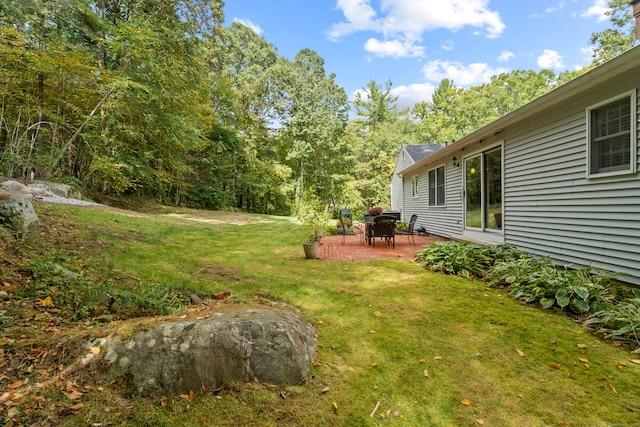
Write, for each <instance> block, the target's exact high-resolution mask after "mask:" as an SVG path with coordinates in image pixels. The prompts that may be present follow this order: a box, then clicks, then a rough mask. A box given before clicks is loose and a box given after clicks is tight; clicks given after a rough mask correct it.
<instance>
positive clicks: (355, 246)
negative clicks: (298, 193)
mask: <svg viewBox="0 0 640 427" xmlns="http://www.w3.org/2000/svg"><path fill="white" fill-rule="evenodd" d="M342 238H343V236H341V235H335V236H324V237H323V238H322V241H321V242H320V247H318V253H317V256H316V257H317V258H318V259H326V260H333V261H357V260H373V259H389V258H405V259H413V256H414V254H415V253H416V252H417V251H419V250H420V249H421V248H422V247H423V246H426V245H428V244H429V243H431V242H442V241H443V240H445V239H443V238H441V237H438V236H415V241H416V244H415V246H414V245H413V244H412V243H411V242H409V236H407V235H405V234H397V235H396V247H395V249H394V248H393V246H388V245H387V244H386V243H385V242H384V240H382V239H378V240H376V247H375V249H374V248H373V246H369V245H367V244H366V243H365V244H364V245H363V244H362V240H361V239H362V235H361V234H355V235H352V236H347V237H346V238H345V242H344V245H343V244H342Z"/></svg>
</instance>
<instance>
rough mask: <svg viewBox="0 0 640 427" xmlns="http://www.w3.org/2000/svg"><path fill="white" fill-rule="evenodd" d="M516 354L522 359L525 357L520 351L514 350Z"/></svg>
mask: <svg viewBox="0 0 640 427" xmlns="http://www.w3.org/2000/svg"><path fill="white" fill-rule="evenodd" d="M516 352H517V353H518V356H520V357H524V356H525V355H524V353H523V352H522V351H520V350H517V349H516Z"/></svg>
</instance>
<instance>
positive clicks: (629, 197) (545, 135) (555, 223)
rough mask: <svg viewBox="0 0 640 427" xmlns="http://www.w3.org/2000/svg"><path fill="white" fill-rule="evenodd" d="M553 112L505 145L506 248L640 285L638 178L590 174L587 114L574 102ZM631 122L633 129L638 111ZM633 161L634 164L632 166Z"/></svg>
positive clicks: (634, 161) (636, 145)
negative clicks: (616, 275)
mask: <svg viewBox="0 0 640 427" xmlns="http://www.w3.org/2000/svg"><path fill="white" fill-rule="evenodd" d="M608 93H611V92H610V90H609V91H608ZM594 95H595V94H594ZM601 95H602V94H601ZM634 98H636V97H634ZM636 102H637V101H636ZM634 111H636V108H634ZM555 113H556V114H555V115H554V114H553V112H549V116H546V117H542V118H539V119H537V120H535V121H532V122H529V123H527V125H526V128H522V130H521V131H517V130H514V133H513V136H512V137H510V138H509V139H508V143H507V144H506V146H505V196H504V200H505V207H504V210H505V218H507V221H508V229H506V230H505V243H506V244H509V245H513V246H516V247H518V248H519V249H522V250H525V251H528V252H531V253H533V254H537V255H540V256H548V257H550V258H551V259H554V260H556V261H557V262H559V263H561V264H568V265H572V266H576V267H586V266H590V267H596V268H601V269H606V270H611V271H616V272H619V273H621V274H622V278H624V279H625V280H629V281H631V282H634V283H638V284H640V246H639V245H638V242H640V227H639V226H638V224H640V184H639V181H638V177H637V176H636V175H630V174H627V175H615V176H603V177H600V178H598V179H593V178H592V177H588V176H587V173H586V169H587V168H588V165H589V160H588V150H585V146H586V145H587V144H585V142H586V140H587V138H588V136H587V134H588V131H587V127H588V124H587V119H586V117H585V114H584V110H581V109H580V107H579V106H577V105H576V106H575V107H574V108H573V113H571V108H565V114H564V117H563V116H562V114H560V113H559V112H558V111H556V112H555ZM567 114H569V115H567ZM552 118H555V120H552ZM633 119H634V120H633V121H634V123H635V128H636V129H637V128H638V127H639V126H640V122H639V120H638V116H637V113H636V115H635V116H634V117H633ZM634 133H635V132H634ZM637 149H638V140H637V137H636V138H635V139H634V147H633V152H634V153H636V152H637ZM637 162H638V159H637V158H635V157H634V158H633V159H632V160H631V163H632V164H633V165H634V166H633V167H634V168H635V167H636V164H637Z"/></svg>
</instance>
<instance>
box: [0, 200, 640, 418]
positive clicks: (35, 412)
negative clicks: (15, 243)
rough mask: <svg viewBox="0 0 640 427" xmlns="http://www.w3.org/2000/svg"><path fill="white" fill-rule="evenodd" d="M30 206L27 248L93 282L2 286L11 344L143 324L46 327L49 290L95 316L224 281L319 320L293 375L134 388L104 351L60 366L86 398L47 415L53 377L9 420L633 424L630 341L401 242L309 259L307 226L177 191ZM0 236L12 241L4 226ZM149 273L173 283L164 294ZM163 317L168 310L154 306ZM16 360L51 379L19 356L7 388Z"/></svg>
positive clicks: (250, 301)
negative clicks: (139, 205)
mask: <svg viewBox="0 0 640 427" xmlns="http://www.w3.org/2000/svg"><path fill="white" fill-rule="evenodd" d="M37 211H38V213H39V214H40V216H41V218H42V221H43V225H42V226H41V230H40V232H44V231H46V232H47V233H46V237H45V235H44V234H37V235H32V236H31V237H29V238H27V239H26V241H25V244H26V246H25V249H24V250H23V251H24V252H23V253H22V255H23V256H24V255H27V254H30V255H29V256H31V257H32V258H33V259H34V260H36V262H40V263H42V265H45V264H46V263H45V260H46V262H49V261H50V260H52V259H53V260H55V262H56V263H58V264H60V265H62V266H63V267H65V268H67V269H68V270H71V271H73V272H76V273H78V274H81V275H82V277H84V278H85V282H84V283H85V285H84V286H87V284H91V286H90V289H89V290H87V289H84V290H80V289H76V288H73V286H71V285H69V286H68V287H65V286H58V287H57V288H55V289H54V291H51V287H50V286H49V287H43V286H40V288H38V289H36V290H35V291H34V292H35V293H32V294H28V293H26V292H17V293H13V294H12V293H9V294H8V295H6V296H4V300H3V306H2V307H0V308H1V309H2V310H3V311H4V314H3V316H4V318H5V326H6V327H5V329H4V330H3V332H2V334H3V337H2V341H0V342H1V343H2V346H3V347H2V349H3V351H4V352H5V355H12V356H15V355H16V354H17V353H18V352H19V350H24V349H25V348H26V346H28V348H30V349H32V348H41V347H43V346H49V348H56V346H58V348H59V344H60V341H61V340H63V337H70V336H75V337H76V338H75V340H76V341H77V342H78V343H80V342H81V340H80V338H82V339H84V338H86V337H90V336H104V335H107V334H109V333H124V334H130V333H134V331H135V330H136V329H138V328H140V327H141V326H140V325H139V324H137V323H136V321H137V320H136V319H132V320H127V319H119V318H115V319H113V320H112V322H111V323H98V322H96V321H95V320H92V318H91V317H89V318H85V319H82V320H81V321H74V320H72V319H69V318H68V316H67V318H66V319H65V318H64V316H63V315H62V314H60V313H58V314H55V313H53V314H51V316H58V318H62V320H60V321H59V322H58V323H57V325H58V326H57V327H58V328H60V329H61V331H60V333H59V334H58V338H57V339H56V338H55V337H51V336H50V335H47V334H45V333H44V332H43V331H44V330H45V329H46V328H42V331H40V330H39V329H38V327H36V326H35V323H34V320H35V317H34V315H32V314H31V315H30V316H31V317H29V319H30V320H29V321H28V322H27V321H25V319H24V316H22V317H21V314H20V313H21V312H23V311H25V310H26V307H33V306H34V302H36V301H40V300H41V298H42V297H43V296H44V295H45V294H47V293H48V294H49V295H51V296H52V299H53V301H54V303H55V304H57V305H58V306H60V305H63V304H68V305H69V307H72V306H73V304H74V303H72V302H69V301H72V300H71V299H69V298H66V297H65V295H67V294H69V293H74V295H76V296H77V297H78V298H80V299H82V301H80V302H78V301H76V302H75V306H76V307H80V308H82V307H86V309H85V312H84V313H85V314H86V313H87V310H88V311H89V312H92V311H95V316H97V315H98V312H99V311H100V307H102V304H104V294H105V293H109V292H110V293H111V294H112V295H113V294H119V295H132V294H138V295H146V296H147V298H149V299H150V300H153V301H155V302H156V303H157V304H156V305H160V306H162V307H161V308H167V307H168V308H170V309H171V308H172V307H173V308H175V307H177V308H180V307H181V305H180V300H179V299H178V300H177V301H176V300H171V297H170V295H174V293H172V292H174V291H185V290H190V291H194V292H196V293H197V294H198V295H200V296H201V297H203V298H206V297H207V296H210V295H212V294H213V293H215V292H217V291H220V290H224V289H229V290H231V292H232V296H231V298H230V299H229V300H227V301H225V302H224V303H221V304H225V307H226V306H227V305H228V304H232V303H238V304H240V306H241V308H244V307H248V306H250V305H256V304H266V303H268V302H270V301H279V302H285V303H288V304H291V305H294V306H295V307H298V308H299V309H300V310H301V311H302V316H303V317H304V318H306V319H307V320H309V321H310V322H312V323H313V324H314V325H315V327H316V330H317V335H318V344H317V353H316V358H315V361H316V363H315V364H314V365H316V366H313V367H312V368H311V371H310V375H309V378H308V381H307V382H306V383H305V384H302V385H299V386H295V387H273V386H269V385H264V384H246V385H245V384H235V385H230V386H229V387H226V388H224V389H221V390H216V391H211V390H209V391H206V392H202V391H200V390H196V396H195V398H194V399H193V400H190V399H185V398H181V397H171V396H164V397H162V396H158V397H157V398H142V397H139V396H136V395H135V394H132V393H131V391H130V390H127V388H126V384H124V383H123V382H114V383H111V382H107V381H105V380H104V378H103V377H102V376H101V375H98V374H96V372H100V371H99V370H97V369H96V371H91V369H92V368H88V367H85V368H80V367H78V369H77V370H76V369H74V370H70V371H68V372H65V374H66V380H67V381H73V382H74V383H75V384H76V386H77V387H88V388H86V390H87V391H86V393H85V394H84V396H83V397H82V398H81V400H80V401H81V403H82V404H83V406H82V408H80V409H77V410H74V411H71V412H70V413H69V414H65V415H64V416H62V415H57V413H56V410H55V408H56V406H55V405H56V404H58V405H60V406H59V407H63V408H67V407H69V406H71V405H73V404H75V403H77V401H70V400H69V399H68V397H67V395H68V392H66V391H65V390H64V387H65V386H64V385H60V384H57V385H56V382H55V381H53V382H52V383H51V384H50V385H49V387H48V388H44V387H43V391H41V392H40V394H37V393H36V392H33V391H32V392H33V394H34V396H36V397H34V398H33V399H34V400H26V401H25V403H24V405H23V406H22V407H21V408H20V410H19V411H17V412H16V411H15V410H14V411H13V412H12V415H14V417H13V418H12V420H11V421H9V422H8V424H7V425H19V424H20V423H22V424H31V425H34V424H35V425H37V424H38V423H40V425H47V423H49V425H51V424H59V425H68V426H86V425H92V424H94V423H95V425H127V426H201V425H216V426H252V425H255V426H271V425H273V426H275V425H291V426H302V425H304V426H374V425H375V426H377V425H406V426H467V425H468V426H474V425H488V426H548V425H568V426H586V425H588V426H610V425H632V424H640V402H638V397H637V387H638V384H639V383H640V365H636V364H634V363H632V362H631V360H632V359H636V358H639V357H638V356H637V355H633V354H631V353H630V352H629V351H628V350H625V349H623V348H620V347H615V346H614V345H612V344H611V343H607V342H603V341H602V340H600V339H598V338H596V337H594V336H593V335H590V334H589V333H588V332H586V331H585V330H584V329H583V327H582V326H581V325H580V324H579V323H576V322H574V321H573V320H571V319H569V318H567V317H565V316H563V315H561V314H559V313H558V312H555V311H547V310H543V309H540V308H536V307H531V306H526V305H523V304H521V303H520V302H518V301H515V300H513V299H510V298H509V297H508V296H507V295H506V293H505V292H504V291H501V290H499V289H489V288H487V287H486V285H485V284H484V283H483V282H479V281H474V280H467V279H463V278H460V277H451V276H443V275H440V274H435V273H431V272H428V271H426V270H424V269H423V268H420V267H419V266H417V265H416V264H414V263H413V262H411V261H407V260H386V261H369V262H327V261H319V260H305V259H304V255H303V251H302V245H301V244H300V242H301V241H302V238H303V231H302V230H301V229H300V227H299V226H297V225H296V224H295V223H293V222H292V221H291V220H290V219H289V218H281V217H270V216H262V215H249V214H237V213H233V214H231V213H224V212H204V211H190V210H175V209H169V208H159V209H157V210H156V211H155V212H154V213H150V214H137V213H133V212H127V211H108V210H96V209H86V208H74V207H65V206H50V205H38V206H37ZM5 243H6V242H5ZM45 247H46V250H45ZM3 250H4V251H5V252H6V254H10V255H12V256H14V255H15V254H13V252H11V251H10V248H9V246H8V244H5V246H3ZM38 256H39V257H41V258H37V257H38ZM3 266H4V267H3V274H5V276H7V278H5V279H4V280H8V281H9V282H15V281H16V280H17V279H18V277H19V274H18V273H19V271H18V272H15V271H13V270H11V267H9V266H7V264H3ZM23 276H24V274H23ZM36 282H37V280H35V279H34V280H32V282H31V283H24V284H21V286H23V287H29V286H31V287H33V286H36ZM158 290H164V292H165V293H166V295H160V297H159V296H158V295H159V293H158ZM176 298H177V297H176ZM162 304H165V305H162ZM46 308H47V307H42V308H41V311H45V312H46ZM125 309H126V307H125V308H123V311H126V310H125ZM2 310H0V312H2ZM191 312H193V308H192V310H191ZM127 315H128V316H132V315H133V314H132V313H131V312H127ZM181 315H182V312H180V311H178V312H173V313H171V315H170V316H168V318H169V319H177V318H179V317H180V316H181ZM90 316H94V315H93V314H90ZM95 316H94V317H95ZM76 317H77V316H76ZM159 321H164V318H156V319H153V320H152V322H159ZM31 324H33V325H32V326H33V327H30V326H29V325H31ZM144 327H150V326H149V325H146V326H144ZM72 331H75V332H72ZM74 333H75V334H76V335H73V334H74ZM21 336H24V338H20V337H21ZM20 340H23V343H22V344H19V342H20ZM76 341H72V340H71V338H68V339H67V340H66V341H64V342H65V343H68V342H76ZM65 348H69V346H68V344H67V346H66V347H65ZM16 366H17V365H16ZM2 369H5V368H0V378H2V376H1V375H2ZM18 372H24V376H25V378H29V382H30V383H31V384H34V383H39V382H42V381H43V378H41V377H39V375H42V373H39V372H38V370H37V369H34V370H31V371H25V370H19V369H17V368H16V369H15V370H14V371H11V372H8V373H6V375H7V378H5V379H4V380H3V382H2V383H1V386H2V389H1V390H0V394H2V392H3V391H4V390H5V389H8V387H9V386H10V385H11V384H12V383H14V382H15V381H16V380H18V379H19V378H17V376H18ZM49 375H53V374H52V373H50V374H49ZM23 381H24V378H23ZM63 384H64V382H63ZM67 387H68V384H67ZM37 396H42V397H41V399H43V400H41V401H40V402H39V403H38V405H39V407H36V408H35V409H33V408H32V409H31V410H27V409H25V408H26V407H27V405H28V404H29V402H33V401H37V400H36V398H37ZM8 409H10V407H5V408H4V412H2V416H4V417H6V416H7V414H8ZM374 409H375V413H374ZM59 412H60V411H58V413H59ZM5 420H6V418H5ZM11 423H13V424H11ZM109 423H111V424H109ZM2 424H3V423H2V418H0V425H2Z"/></svg>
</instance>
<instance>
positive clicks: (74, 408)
mask: <svg viewBox="0 0 640 427" xmlns="http://www.w3.org/2000/svg"><path fill="white" fill-rule="evenodd" d="M82 408H84V403H76V404H75V405H73V406H72V407H71V409H73V410H74V411H79V410H80V409H82Z"/></svg>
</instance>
